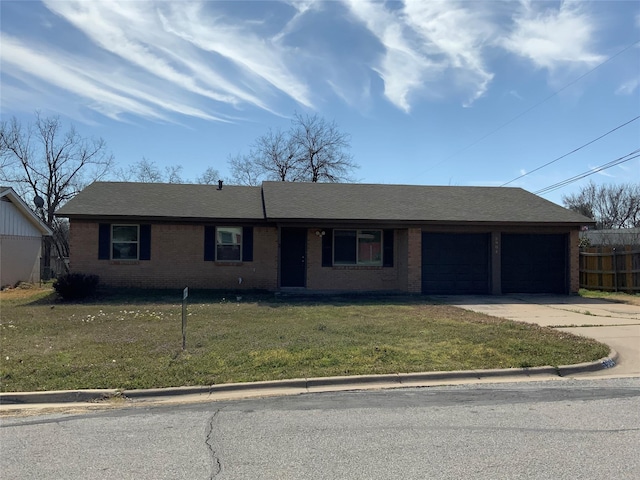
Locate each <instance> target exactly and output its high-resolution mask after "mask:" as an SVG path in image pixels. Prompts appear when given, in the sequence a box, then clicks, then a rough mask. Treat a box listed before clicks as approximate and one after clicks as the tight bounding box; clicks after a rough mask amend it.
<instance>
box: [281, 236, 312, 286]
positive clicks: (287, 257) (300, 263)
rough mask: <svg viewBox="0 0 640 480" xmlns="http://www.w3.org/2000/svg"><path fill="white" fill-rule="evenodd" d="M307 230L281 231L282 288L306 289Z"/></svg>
mask: <svg viewBox="0 0 640 480" xmlns="http://www.w3.org/2000/svg"><path fill="white" fill-rule="evenodd" d="M306 254H307V229H306V228H283V229H282V230H281V231H280V286H281V287H304V286H305V277H306V258H305V256H306Z"/></svg>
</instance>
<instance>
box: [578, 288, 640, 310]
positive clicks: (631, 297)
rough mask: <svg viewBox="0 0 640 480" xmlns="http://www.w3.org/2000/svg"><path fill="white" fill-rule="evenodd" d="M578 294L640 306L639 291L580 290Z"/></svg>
mask: <svg viewBox="0 0 640 480" xmlns="http://www.w3.org/2000/svg"><path fill="white" fill-rule="evenodd" d="M580 296H582V297H585V298H599V299H600V300H607V301H610V302H617V303H627V304H629V305H638V306H639V307H640V293H636V294H629V293H620V292H601V291H599V290H584V289H582V290H580Z"/></svg>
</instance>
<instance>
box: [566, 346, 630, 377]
mask: <svg viewBox="0 0 640 480" xmlns="http://www.w3.org/2000/svg"><path fill="white" fill-rule="evenodd" d="M618 358H619V355H618V352H616V351H615V350H613V349H611V351H610V352H609V356H608V357H604V358H601V359H600V360H596V361H595V362H587V363H577V364H575V365H560V366H559V367H558V375H560V376H561V377H566V376H567V375H574V374H576V373H584V372H596V371H598V370H604V369H605V368H613V367H615V366H616V365H617V363H618Z"/></svg>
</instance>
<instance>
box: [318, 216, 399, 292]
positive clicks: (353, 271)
mask: <svg viewBox="0 0 640 480" xmlns="http://www.w3.org/2000/svg"><path fill="white" fill-rule="evenodd" d="M316 230H317V229H315V228H310V229H308V230H307V289H308V290H330V291H361V292H362V291H386V292H405V291H407V277H406V270H407V269H406V260H405V259H403V258H401V256H400V255H399V254H398V252H403V251H406V249H407V247H406V242H407V238H406V235H405V234H402V233H400V234H399V232H402V230H399V231H398V230H396V232H395V238H394V259H393V267H360V266H355V265H354V266H335V267H323V266H322V238H321V237H318V236H316V235H315V231H316Z"/></svg>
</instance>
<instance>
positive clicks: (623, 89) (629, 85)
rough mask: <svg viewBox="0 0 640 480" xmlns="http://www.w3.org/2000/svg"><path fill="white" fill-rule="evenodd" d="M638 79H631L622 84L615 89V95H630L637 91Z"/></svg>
mask: <svg viewBox="0 0 640 480" xmlns="http://www.w3.org/2000/svg"><path fill="white" fill-rule="evenodd" d="M639 85H640V78H633V79H631V80H628V81H626V82H624V83H623V84H622V85H620V86H619V87H618V88H617V89H616V95H631V94H632V93H633V92H635V91H636V90H637V89H638V86H639Z"/></svg>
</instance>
